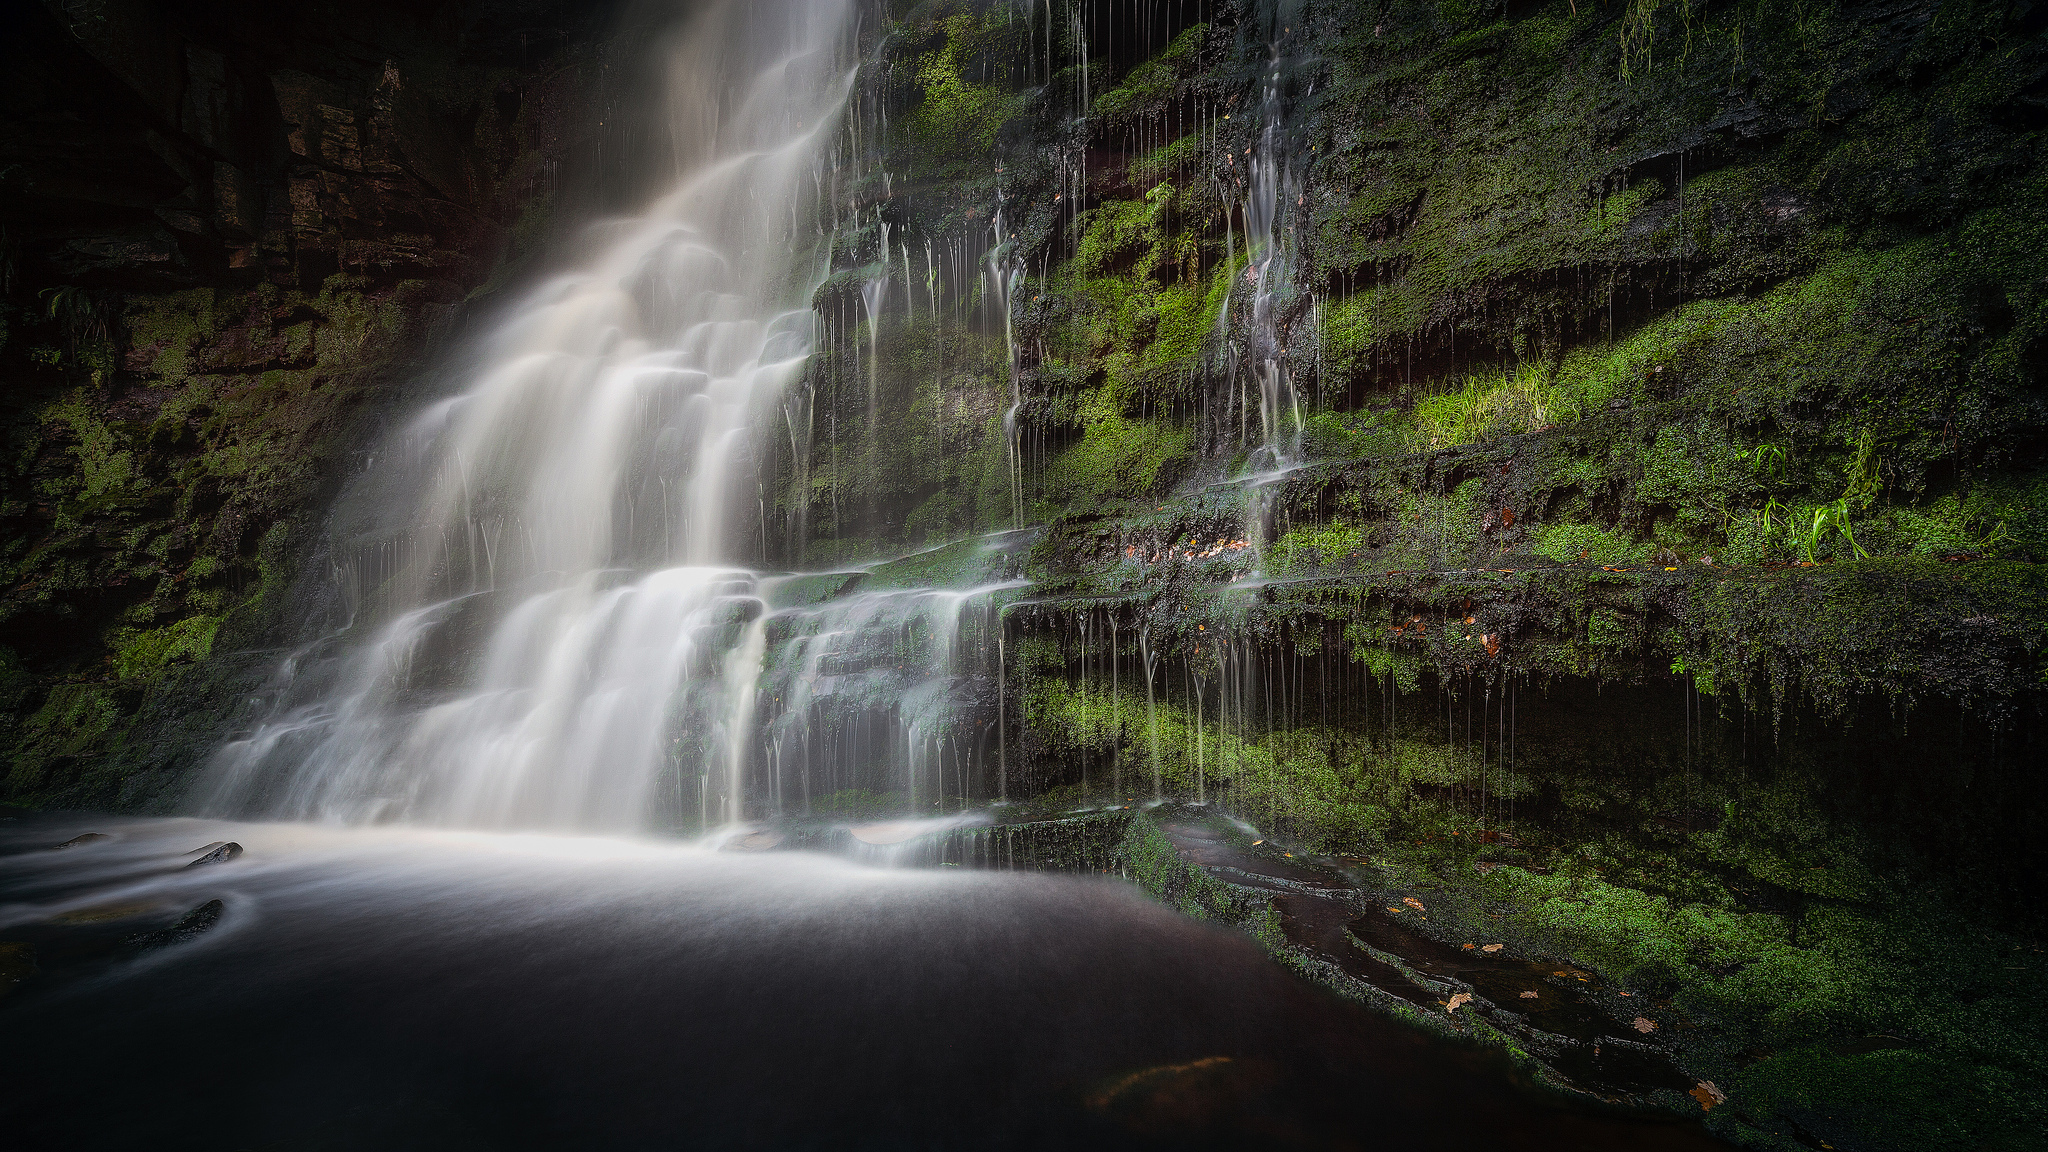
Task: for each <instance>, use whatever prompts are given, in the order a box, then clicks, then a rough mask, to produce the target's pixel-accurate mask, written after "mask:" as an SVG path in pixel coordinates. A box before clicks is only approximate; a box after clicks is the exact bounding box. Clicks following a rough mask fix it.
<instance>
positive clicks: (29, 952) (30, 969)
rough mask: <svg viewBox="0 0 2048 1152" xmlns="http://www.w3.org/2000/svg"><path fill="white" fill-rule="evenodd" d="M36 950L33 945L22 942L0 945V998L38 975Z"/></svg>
mask: <svg viewBox="0 0 2048 1152" xmlns="http://www.w3.org/2000/svg"><path fill="white" fill-rule="evenodd" d="M37 971H39V969H38V968H37V967H36V950H35V947H34V946H33V945H30V944H24V943H21V942H20V941H8V942H5V943H0V996H5V995H7V994H8V993H9V992H12V991H14V990H15V989H16V988H18V987H20V986H21V982H22V981H24V980H26V979H28V978H29V977H31V976H33V975H35V974H36V972H37Z"/></svg>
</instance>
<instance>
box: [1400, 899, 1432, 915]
mask: <svg viewBox="0 0 2048 1152" xmlns="http://www.w3.org/2000/svg"><path fill="white" fill-rule="evenodd" d="M1401 903H1403V904H1406V905H1407V906H1409V907H1410V908H1413V909H1415V910H1416V911H1417V912H1427V911H1429V909H1427V908H1424V907H1423V906H1422V901H1420V900H1417V899H1416V898H1415V897H1413V896H1403V897H1401Z"/></svg>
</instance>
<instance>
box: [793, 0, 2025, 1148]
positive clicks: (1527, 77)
mask: <svg viewBox="0 0 2048 1152" xmlns="http://www.w3.org/2000/svg"><path fill="white" fill-rule="evenodd" d="M895 14H896V19H895V20H893V21H891V22H889V23H887V24H886V25H885V26H884V28H883V31H882V33H881V35H880V40H879V42H878V44H877V46H876V47H875V49H874V53H873V57H872V60H871V64H870V66H869V67H868V68H867V70H866V71H865V72H864V84H863V86H862V88H861V99H860V104H859V123H860V125H861V128H862V131H863V132H864V134H863V135H862V137H861V139H862V140H863V141H864V145H863V146H864V149H865V151H863V152H862V153H861V158H860V161H859V164H860V166H861V176H860V178H859V179H858V180H857V181H856V183H855V184H854V190H853V192H852V195H851V197H850V199H851V201H852V203H851V204H849V205H848V206H847V207H846V208H845V209H844V210H843V214H842V216H841V217H840V219H838V220H837V221H836V222H835V223H836V224H837V225H838V227H839V229H840V230H839V232H838V239H837V247H838V252H839V256H840V259H839V262H838V268H839V271H838V273H837V274H836V275H835V277H834V278H833V279H832V280H831V281H830V282H828V283H827V285H826V286H825V288H824V290H823V291H821V292H820V294H819V298H818V306H819V309H820V311H821V313H822V314H823V315H824V316H825V317H826V318H827V321H828V323H829V325H830V328H831V332H832V334H833V345H832V348H831V351H830V352H829V353H828V354H826V355H824V356H822V357H821V358H820V360H819V362H818V363H817V365H816V366H815V370H814V372H813V374H812V376H811V378H810V386H811V392H810V393H808V395H809V396H810V398H811V400H812V403H813V405H814V408H813V409H812V410H811V411H810V413H809V422H810V424H809V426H810V427H812V428H815V429H816V430H817V435H816V436H815V437H813V438H812V439H811V441H810V443H809V446H808V451H806V452H800V453H794V454H791V458H789V459H786V460H785V461H784V462H783V485H782V488H781V492H780V496H779V498H778V501H777V506H778V507H779V509H780V510H781V522H780V526H781V532H780V534H779V539H780V540H781V541H782V543H781V545H780V547H782V548H783V550H784V551H785V553H786V554H787V555H789V556H790V557H791V558H792V560H794V559H795V558H796V557H798V556H802V557H806V558H808V560H809V561H810V562H812V563H816V562H818V561H820V560H834V559H839V558H850V557H855V556H862V555H869V556H874V555H889V554H893V553H896V552H900V551H903V550H905V549H907V548H910V547H914V546H916V545H918V544H920V543H924V542H936V541H939V540H944V539H949V538H952V537H955V536H957V535H959V534H962V533H965V532H971V531H988V530H991V529H996V528H1006V527H1009V526H1011V525H1015V524H1022V525H1041V526H1042V530H1041V532H1040V533H1039V535H1038V537H1037V543H1036V544H1035V545H1034V546H1033V550H1032V552H1031V556H1030V560H1029V562H1028V563H1027V565H1026V573H1027V574H1028V575H1029V576H1031V577H1032V578H1033V579H1034V581H1035V586H1034V588H1033V591H1032V595H1031V598H1030V600H1029V601H1028V602H1025V603H1020V604H1017V605H1015V606H1013V607H1012V608H1011V609H1009V610H1008V613H1007V619H1008V620H1009V622H1010V631H1009V637H1008V644H1009V647H1008V649H1007V651H1008V654H1009V664H1008V666H1007V669H1006V675H1007V676H1008V677H1009V684H1008V688H1007V692H1008V697H1007V704H1006V706H1005V707H1006V710H1005V711H1004V712H1003V713H1001V714H1000V715H998V714H997V713H996V712H995V709H994V708H993V707H992V708H991V709H990V715H989V717H987V719H989V720H990V721H992V722H994V721H1003V722H1007V724H1008V725H1009V729H1008V737H1009V739H1010V741H1011V743H1010V745H1009V749H1008V752H1007V760H1006V762H1005V766H1004V771H1005V773H1006V776H1007V783H1008V786H1009V787H1010V789H1011V790H1012V791H1013V792H1016V791H1020V790H1021V791H1033V792H1037V793H1039V794H1040V795H1044V796H1050V797H1061V798H1071V799H1081V798H1086V797H1097V798H1100V797H1104V796H1108V795H1112V794H1114V795H1117V796H1118V797H1119V798H1120V799H1124V798H1130V797H1141V796H1143V795H1144V794H1145V793H1147V792H1149V791H1151V790H1152V789H1154V788H1155V787H1159V788H1162V789H1163V790H1164V791H1166V792H1168V793H1171V794H1182V795H1187V796H1191V797H1193V796H1205V797H1208V798H1212V799H1213V798H1221V799H1223V800H1225V801H1226V802H1227V803H1228V804H1229V805H1231V806H1232V808H1233V809H1234V810H1235V811H1238V812H1241V813H1244V814H1246V815H1248V816H1251V817H1252V818H1254V819H1257V820H1260V821H1261V825H1260V826H1261V828H1262V829H1278V830H1282V831H1284V832H1285V833H1286V834H1288V835H1290V836H1292V837H1293V838H1294V840H1293V842H1294V843H1296V844H1297V845H1303V844H1305V845H1309V846H1320V847H1322V848H1325V849H1330V850H1340V851H1342V852H1345V853H1357V854H1358V857H1357V858H1358V861H1359V865H1360V867H1361V868H1363V869H1365V870H1366V871H1367V872H1370V873H1371V874H1373V875H1376V876H1378V877H1379V882H1381V883H1383V884H1384V885H1385V886H1386V887H1387V888H1388V889H1389V891H1390V892H1393V891H1400V890H1404V889H1407V890H1413V891H1417V892H1423V893H1424V894H1425V895H1428V896H1429V899H1428V904H1429V906H1430V908H1431V909H1432V910H1433V912H1432V915H1433V916H1434V917H1436V919H1437V920H1438V921H1440V923H1439V924H1438V926H1437V929H1436V930H1440V931H1442V932H1444V933H1446V936H1445V938H1446V939H1449V940H1455V939H1458V938H1462V939H1475V938H1485V937H1486V936H1488V935H1498V934H1499V933H1501V932H1503V931H1507V930H1509V929H1508V926H1509V925H1513V929H1512V930H1513V931H1514V932H1516V933H1520V934H1522V935H1520V936H1519V937H1518V938H1519V939H1522V940H1525V941H1528V942H1530V943H1531V944H1532V945H1533V946H1537V947H1547V948H1552V949H1556V950H1558V951H1560V952H1562V953H1564V954H1568V955H1571V956H1573V957H1574V958H1576V959H1577V960H1578V961H1579V962H1581V963H1585V964H1588V965H1591V966H1594V967H1597V968H1598V969H1599V970H1601V971H1603V972H1605V973H1607V974H1609V975H1610V976H1613V977H1615V978H1618V979H1621V980H1624V981H1628V982H1633V984H1634V986H1635V987H1637V988H1639V989H1641V990H1643V991H1644V992H1646V993H1647V994H1649V995H1652V996H1654V997H1657V998H1658V1002H1659V1003H1670V1004H1674V1005H1676V1006H1677V1007H1678V1009H1679V1010H1680V1011H1681V1012H1682V1013H1683V1014H1684V1015H1685V1016H1686V1018H1687V1019H1688V1021H1689V1026H1690V1027H1694V1028H1697V1029H1698V1031H1696V1032H1693V1033H1690V1034H1689V1035H1690V1037H1691V1038H1690V1039H1688V1040H1686V1041H1685V1043H1686V1044H1688V1045H1691V1046H1692V1047H1693V1049H1694V1051H1693V1052H1692V1053H1691V1056H1690V1058H1691V1059H1693V1060H1694V1063H1695V1066H1696V1067H1699V1068H1702V1069H1706V1070H1707V1071H1708V1072H1709V1073H1710V1074H1711V1075H1713V1076H1716V1077H1720V1078H1721V1079H1720V1082H1721V1083H1723V1084H1734V1085H1736V1086H1737V1090H1736V1097H1735V1101H1736V1105H1737V1108H1736V1109H1735V1111H1734V1118H1733V1119H1730V1118H1729V1114H1728V1113H1727V1112H1716V1114H1715V1117H1714V1120H1715V1123H1717V1124H1719V1125H1721V1127H1722V1130H1724V1131H1726V1132H1728V1133H1730V1134H1731V1135H1735V1136H1738V1137H1739V1138H1741V1139H1743V1140H1745V1141H1749V1142H1752V1143H1756V1144H1759V1145H1763V1146H1786V1147H1790V1146H1793V1144H1794V1143H1795V1142H1797V1141H1806V1142H1808V1143H1809V1144H1811V1143H1816V1142H1821V1141H1826V1142H1829V1143H1832V1144H1833V1145H1834V1146H1840V1147H1848V1146H1858V1147H1916V1148H1917V1147H1950V1146H1953V1147H1958V1148H1960V1147H1979V1146H1994V1147H2015V1148H2017V1147H2021V1146H2024V1144H2025V1143H2026V1141H2027V1139H2028V1138H2026V1137H2025V1136H2024V1135H2023V1133H2024V1132H2026V1131H2028V1130H2031V1126H2033V1125H2034V1124H2035V1123H2036V1119H2037V1118H2038V1117H2040V1116H2041V1115H2042V1114H2043V1113H2042V1108H2043V1107H2044V1105H2043V1103H2042V1101H2043V1100H2044V1099H2048V1094H2044V1092H2043V1087H2042V1084H2041V1081H2040V1079H2039V1077H2038V1074H2037V1073H2036V1072H2033V1071H2028V1069H2029V1068H2038V1067H2039V1064H2038V1060H2039V1057H2040V1056H2041V1055H2042V1053H2041V1051H2040V1049H2039V1044H2040V1037H2041V1035H2042V1028H2041V1025H2042V1020H2041V1017H2040V1015H2039V1012H2038V1011H2037V1010H2036V1009H2035V1008H2033V1007H2031V1006H2030V1004H2029V1003H2028V1001H2027V994H2026V993H2025V992H2024V991H2023V990H2022V983H2023V982H2024V981H2025V980H2031V979H2038V968H2034V967H2029V964H2030V963H2031V961H2028V962H2022V963H2018V964H2016V965H2014V962H2013V960H2012V957H2014V956H2015V955H2021V956H2031V955H2032V953H2031V952H2029V949H2036V948H2038V945H2037V944H2035V943H2033V942H2032V941H2033V940H2034V938H2035V936H2036V935H2037V933H2036V932H2035V931H2034V929H2032V928H2028V927H2024V925H2028V924H2033V923H2035V921H2034V920H2033V919H2032V917H2034V916H2036V915H2038V912H2039V909H2040V907H2041V905H2040V895H2041V889H2040V887H2039V885H2038V882H2037V880H2036V877H2038V875H2039V868H2040V865H2041V864H2042V863H2043V860H2042V857H2041V854H2040V850H2039V848H2038V846H2037V840H2038V838H2037V837H2035V836H2034V835H2033V834H2032V832H2031V831H2030V829H2031V828H2033V827H2034V826H2035V825H2037V824H2038V821H2039V820H2040V818H2041V816H2042V814H2043V798H2044V797H2043V791H2042V788H2041V786H2040V781H2039V776H2038V772H2037V771H2036V770H2035V768H2034V764H2035V762H2036V761H2037V760H2038V759H2039V743H2038V738H2037V737H2036V735H2035V732H2036V730H2037V725H2036V721H2037V719H2038V717H2039V713H2040V710H2041V705H2042V685H2043V673H2044V669H2048V665H2044V658H2048V649H2044V639H2048V632H2044V624H2048V601H2044V592H2048V584H2044V579H2043V576H2044V570H2043V568H2042V567H2041V563H2040V562H2041V560H2042V559H2044V555H2048V519H2044V517H2043V511H2042V510H2043V508H2044V507H2048V503H2044V497H2048V489H2044V482H2048V472H2044V470H2043V466H2044V460H2043V455H2042V452H2043V447H2044V441H2043V432H2044V428H2048V425H2044V420H2043V417H2044V408H2043V404H2044V393H2043V391H2042V384H2043V378H2042V374H2043V371H2044V369H2048V279H2044V277H2048V263H2044V256H2043V239H2044V235H2043V231H2042V229H2043V221H2044V220H2048V182H2044V179H2048V173H2044V170H2043V168H2042V154H2041V148H2042V143H2043V140H2042V129H2043V127H2044V125H2048V47H2044V42H2043V38H2042V35H2041V33H2042V31H2043V28H2044V21H2048V9H2042V8H2040V7H2038V6H2032V5H1974V6H1973V5H1957V4H1936V3H1914V2H1902V3H1893V4H1872V5H1862V4H1839V5H1822V6H1818V7H1814V6H1807V7H1799V8H1783V7H1773V6H1770V5H1759V4H1750V3H1711V2H1710V3H1692V4H1671V3H1664V4H1659V3H1654V2H1637V0H1631V2H1629V3H1622V4H1609V5H1605V6H1602V5H1597V4H1586V3H1578V4H1572V3H1565V2H1563V0H1559V2H1558V3H1545V4H1522V3H1483V2H1482V3H1469V4H1467V3H1460V4H1420V3H1413V4H1411V3H1402V2H1398V0H1393V2H1386V3H1364V4H1359V3H1348V4H1317V3H1278V4H1232V3H1219V4H1216V5H1213V6H1207V5H1204V6H1184V7H1175V6H1171V5H1169V6H1165V9H1164V11H1162V12H1160V13H1158V14H1157V15H1156V18H1155V19H1152V20H1149V21H1147V20H1140V19H1138V18H1137V17H1136V16H1135V15H1134V14H1133V13H1132V12H1127V11H1126V10H1125V9H1124V8H1123V7H1120V6H1113V5H1098V6H1083V7H1082V8H1079V9H1076V10H1075V11H1074V13H1073V18H1072V19H1069V18H1068V17H1067V16H1060V17H1058V18H1057V19H1056V20H1055V21H1054V22H1053V23H1052V24H1050V25H1048V24H1047V22H1046V19H1045V17H1044V15H1043V14H1042V13H1041V14H1039V15H1037V16H1028V15H1026V14H1025V12H1024V10H1022V9H1013V8H1011V7H1008V6H1005V5H1000V4H995V5H974V4H965V3H928V4H921V5H917V6H914V7H908V6H906V7H903V8H900V9H898V10H897V11H896V13H895ZM1084 42H1085V44H1086V47H1085V49H1083V48H1082V47H1081V45H1082V44H1083V43H1084ZM945 555H946V554H945V553H938V554H935V555H934V557H933V558H931V559H930V560H928V561H925V563H926V564H927V565H928V566H929V565H935V564H939V563H940V562H941V561H942V560H943V558H944V556H945ZM1990 908H1999V909H2003V910H2006V913H2010V912H2011V911H2014V910H2020V911H2021V912H2022V913H2023V916H2022V918H2021V919H2020V920H2018V921H2015V922H2014V923H2015V924H2018V925H2022V926H2021V927H2016V928H2015V929H2014V931H2013V934H2012V935H2006V934H2004V933H2002V932H2000V931H1993V930H1988V929H1987V928H1986V926H1985V925H1986V921H1985V920H1983V919H1981V918H1980V917H1981V916H1982V915H1983V914H1984V912H1985V910H1987V909H1990ZM1970 910H1974V911H1970ZM2006 913H2000V914H1999V915H2004V914H2006ZM1461 934H1463V935H1461ZM1962 941H1968V943H1967V944H1963V943H1960V942H1962ZM2009 965H2012V967H2011V972H2010V973H2008V972H2007V967H2008V966H2009ZM1928 967H1933V968H1938V969H1939V970H1940V971H1941V972H1942V973H1943V975H1942V976H1941V977H1939V978H1936V979H1934V980H1933V981H1929V982H1916V981H1913V980H1909V979H1904V978H1902V977H1901V976H1900V973H1901V972H1903V971H1905V970H1908V969H1919V968H1928ZM2008 978H2010V979H2011V980H2012V981H2014V982H2013V983H2010V984H2009V983H2007V981H2008ZM1987 1005H1995V1007H1992V1008H1990V1009H1989V1011H1991V1012H1992V1013H1993V1014H1994V1015H1996V1016H1997V1017H1998V1018H1999V1019H2000V1020H2002V1021H2004V1022H2005V1023H2002V1024H2000V1025H1999V1026H1998V1027H1997V1028H1995V1029H1991V1030H1984V1029H1979V1028H1978V1027H1977V1026H1976V1025H1975V1024H1974V1023H1971V1021H1974V1020H1977V1019H1981V1018H1982V1017H1980V1016H1978V1015H1977V1014H1978V1013H1980V1012H1982V1011H1985V1010H1986V1008H1985V1006H1987ZM1993 1032H1996V1033H1997V1034H1996V1035H1993ZM1936 1086H1939V1087H1936ZM2030 1117H2031V1118H2036V1119H2030Z"/></svg>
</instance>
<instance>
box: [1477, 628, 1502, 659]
mask: <svg viewBox="0 0 2048 1152" xmlns="http://www.w3.org/2000/svg"><path fill="white" fill-rule="evenodd" d="M1479 639H1480V642H1481V643H1483V644H1485V645H1486V654H1487V655H1488V656H1498V655H1500V637H1498V636H1496V635H1494V634H1493V633H1491V632H1487V633H1484V634H1482V635H1481V636H1480V637H1479Z"/></svg>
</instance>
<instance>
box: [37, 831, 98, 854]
mask: <svg viewBox="0 0 2048 1152" xmlns="http://www.w3.org/2000/svg"><path fill="white" fill-rule="evenodd" d="M108 839H112V837H109V836H108V835H107V834H106V833H105V832H81V833H79V834H78V835H76V836H73V837H72V838H71V839H69V840H66V841H65V842H63V843H62V844H52V845H51V846H50V849H51V851H55V850H57V849H59V848H83V847H85V846H86V845H87V844H91V843H93V842H94V841H96V840H108Z"/></svg>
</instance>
